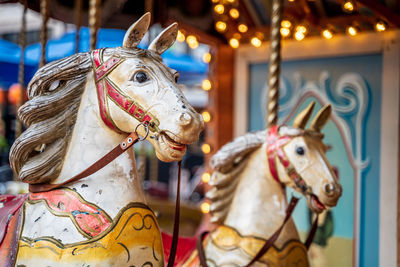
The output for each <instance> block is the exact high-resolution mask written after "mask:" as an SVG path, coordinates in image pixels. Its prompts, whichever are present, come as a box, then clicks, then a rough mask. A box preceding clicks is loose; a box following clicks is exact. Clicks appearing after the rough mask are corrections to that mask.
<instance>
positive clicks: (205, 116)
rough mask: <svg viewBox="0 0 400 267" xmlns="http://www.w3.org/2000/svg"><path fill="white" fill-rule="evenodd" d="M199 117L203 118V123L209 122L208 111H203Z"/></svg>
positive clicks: (209, 115)
mask: <svg viewBox="0 0 400 267" xmlns="http://www.w3.org/2000/svg"><path fill="white" fill-rule="evenodd" d="M201 116H203V120H204V122H210V121H211V114H210V112H208V111H203V113H201Z"/></svg>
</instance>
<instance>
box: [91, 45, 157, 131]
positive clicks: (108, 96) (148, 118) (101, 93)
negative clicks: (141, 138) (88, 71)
mask: <svg viewBox="0 0 400 267" xmlns="http://www.w3.org/2000/svg"><path fill="white" fill-rule="evenodd" d="M104 50H105V48H102V49H97V50H94V51H92V53H91V59H92V63H93V73H94V82H95V84H96V89H97V98H98V101H99V109H100V116H101V118H102V120H103V121H104V123H105V124H106V125H107V126H108V127H109V128H110V129H112V130H114V131H117V132H123V131H122V130H121V129H119V128H118V127H117V125H116V124H115V122H114V120H113V119H112V117H111V115H110V111H109V105H108V100H111V101H113V102H114V103H115V104H116V105H117V106H118V107H120V108H121V109H122V110H123V111H125V112H126V113H128V114H129V115H130V116H131V117H133V118H135V119H136V120H138V121H139V122H140V123H143V124H144V125H148V128H149V130H150V131H151V132H160V129H159V128H158V126H159V125H160V122H159V121H158V119H157V118H156V117H155V116H153V115H152V114H151V113H150V112H146V110H145V109H144V108H143V107H142V106H141V105H140V104H139V103H137V102H136V101H135V100H134V99H132V98H131V97H129V96H128V95H126V94H125V93H124V92H123V91H122V90H120V89H119V88H118V86H117V85H116V84H115V83H114V82H113V81H112V80H111V79H110V78H109V77H108V75H109V74H110V73H111V72H112V71H113V70H114V69H115V68H116V67H118V66H119V65H120V64H121V63H122V62H123V61H124V60H125V58H124V57H121V56H117V55H112V56H111V57H110V58H109V59H107V60H106V61H103V56H104Z"/></svg>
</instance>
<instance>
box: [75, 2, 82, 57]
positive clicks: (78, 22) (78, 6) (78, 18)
mask: <svg viewBox="0 0 400 267" xmlns="http://www.w3.org/2000/svg"><path fill="white" fill-rule="evenodd" d="M81 26H82V0H75V54H76V53H79V37H80V36H79V31H80V29H81Z"/></svg>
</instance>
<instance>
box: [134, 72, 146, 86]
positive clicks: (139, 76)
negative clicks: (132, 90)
mask: <svg viewBox="0 0 400 267" xmlns="http://www.w3.org/2000/svg"><path fill="white" fill-rule="evenodd" d="M148 79H149V77H148V76H147V74H146V73H145V72H142V71H141V72H138V73H136V75H135V81H137V82H138V83H144V82H145V81H147V80H148Z"/></svg>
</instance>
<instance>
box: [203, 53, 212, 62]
mask: <svg viewBox="0 0 400 267" xmlns="http://www.w3.org/2000/svg"><path fill="white" fill-rule="evenodd" d="M210 61H211V54H210V53H204V55H203V62H204V63H210Z"/></svg>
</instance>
